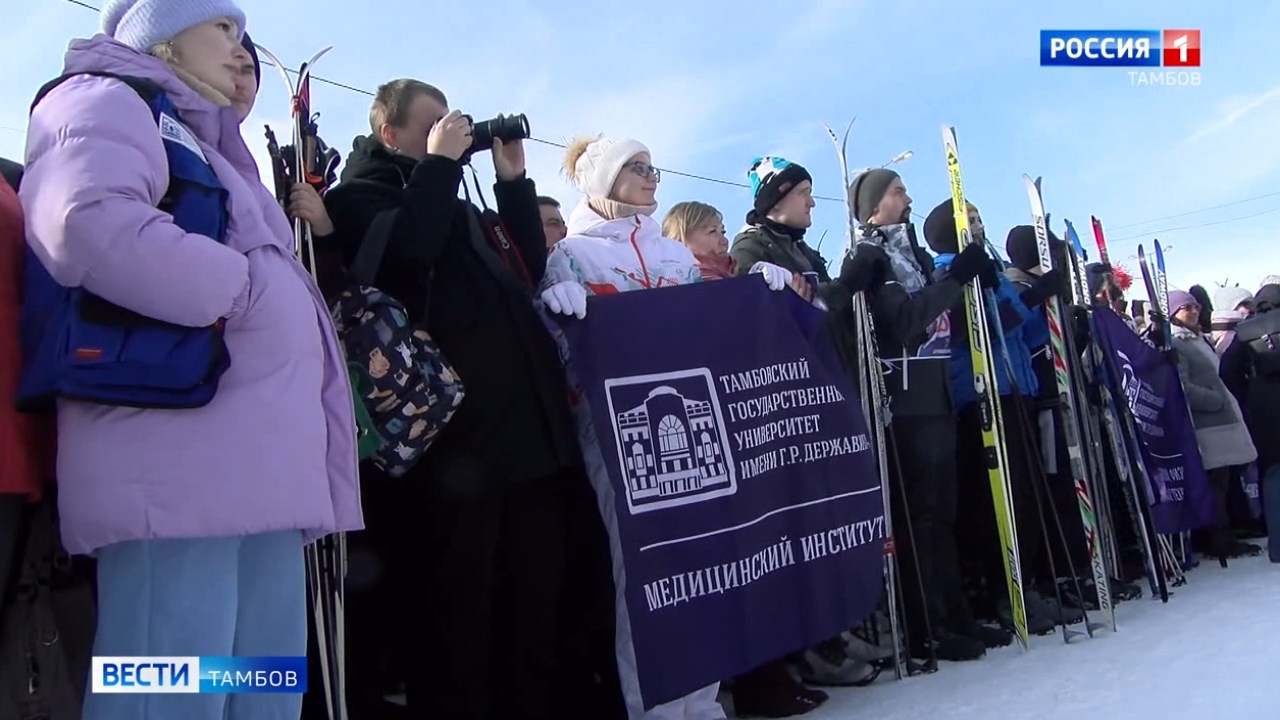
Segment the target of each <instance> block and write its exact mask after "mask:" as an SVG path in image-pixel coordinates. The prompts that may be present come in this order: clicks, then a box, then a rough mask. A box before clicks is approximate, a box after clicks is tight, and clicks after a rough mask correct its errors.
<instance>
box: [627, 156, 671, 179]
mask: <svg viewBox="0 0 1280 720" xmlns="http://www.w3.org/2000/svg"><path fill="white" fill-rule="evenodd" d="M624 167H629V168H631V172H633V173H635V174H637V175H639V176H640V177H642V178H646V179H648V178H650V177H652V178H653V179H654V181H655V182H662V171H661V170H659V169H658V168H656V167H654V166H652V165H650V164H649V163H643V162H640V161H638V160H637V161H636V162H629V163H627V164H626V165H625V166H624Z"/></svg>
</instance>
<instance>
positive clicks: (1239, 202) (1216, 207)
mask: <svg viewBox="0 0 1280 720" xmlns="http://www.w3.org/2000/svg"><path fill="white" fill-rule="evenodd" d="M1277 195H1280V192H1273V193H1266V194H1265V195H1255V196H1253V197H1248V198H1245V199H1243V200H1233V201H1231V202H1229V203H1222V204H1221V205H1210V206H1209V207H1203V208H1200V209H1198V210H1188V211H1187V212H1182V213H1178V214H1176V215H1162V216H1160V217H1157V218H1151V219H1150V220H1143V221H1142V222H1136V223H1129V224H1128V225H1118V226H1116V227H1115V228H1114V229H1116V230H1127V229H1129V228H1135V227H1139V226H1142V225H1150V224H1151V223H1153V222H1159V221H1161V220H1172V219H1174V218H1180V217H1186V216H1188V215H1199V214H1200V213H1202V212H1208V211H1210V210H1221V209H1222V208H1225V207H1231V206H1233V205H1243V204H1245V203H1250V202H1253V201H1254V200H1263V199H1266V198H1269V197H1276V196H1277Z"/></svg>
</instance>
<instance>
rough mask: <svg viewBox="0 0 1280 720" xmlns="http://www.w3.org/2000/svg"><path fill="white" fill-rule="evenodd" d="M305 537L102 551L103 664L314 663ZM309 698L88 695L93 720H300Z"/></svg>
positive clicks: (135, 544) (97, 647)
mask: <svg viewBox="0 0 1280 720" xmlns="http://www.w3.org/2000/svg"><path fill="white" fill-rule="evenodd" d="M302 547H303V540H302V533H300V532H297V531H288V532H274V533H263V534H260V535H247V536H242V537H219V538H196V539H190V540H137V541H130V542H122V543H118V544H115V545H109V546H107V547H104V548H102V549H100V550H99V551H98V631H97V636H96V638H95V639H94V644H93V654H94V655H116V656H128V655H158V656H177V657H190V656H229V655H240V656H253V655H269V656H283V655H293V656H305V655H306V654H307V599H306V598H307V588H306V571H305V566H304V563H303V555H302ZM301 713H302V695H300V694H299V695H293V694H276V693H264V694H245V695H194V694H174V695H163V694H161V695H117V694H93V693H92V692H90V693H89V694H87V695H86V696H85V703H84V720H171V719H174V718H182V719H183V720H298V717H299V716H300V715H301Z"/></svg>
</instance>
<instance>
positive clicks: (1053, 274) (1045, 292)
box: [1018, 268, 1062, 308]
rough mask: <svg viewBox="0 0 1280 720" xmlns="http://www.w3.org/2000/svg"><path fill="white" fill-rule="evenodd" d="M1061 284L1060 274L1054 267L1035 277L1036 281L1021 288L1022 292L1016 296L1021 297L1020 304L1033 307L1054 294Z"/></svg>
mask: <svg viewBox="0 0 1280 720" xmlns="http://www.w3.org/2000/svg"><path fill="white" fill-rule="evenodd" d="M1061 284H1062V275H1061V273H1059V272H1058V270H1057V268H1054V269H1053V270H1050V271H1049V272H1047V273H1045V274H1044V275H1041V276H1040V277H1039V278H1038V279H1036V281H1035V282H1034V283H1032V284H1031V287H1029V288H1027V289H1026V290H1023V291H1022V294H1021V295H1019V296H1018V297H1020V298H1021V299H1022V304H1024V305H1026V306H1027V307H1029V308H1033V307H1035V306H1037V305H1040V304H1042V303H1044V302H1046V301H1047V300H1048V299H1049V298H1051V297H1053V296H1054V295H1056V294H1057V292H1058V289H1059V288H1060V287H1061Z"/></svg>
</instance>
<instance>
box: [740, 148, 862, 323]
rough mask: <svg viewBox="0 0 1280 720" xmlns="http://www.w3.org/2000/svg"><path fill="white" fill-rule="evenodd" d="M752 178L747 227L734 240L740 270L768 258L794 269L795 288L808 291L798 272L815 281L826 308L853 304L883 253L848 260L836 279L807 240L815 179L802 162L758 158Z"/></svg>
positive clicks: (773, 262)
mask: <svg viewBox="0 0 1280 720" xmlns="http://www.w3.org/2000/svg"><path fill="white" fill-rule="evenodd" d="M747 178H748V179H749V180H750V181H751V192H752V196H753V198H752V207H751V211H750V212H748V213H747V227H745V228H743V229H742V231H741V232H739V233H738V235H737V237H735V238H734V239H733V244H732V245H731V246H730V248H729V255H730V256H731V257H732V258H733V259H734V261H735V262H736V264H737V268H738V274H739V275H745V274H747V273H749V272H751V270H752V268H753V267H754V266H755V265H756V263H760V262H767V263H772V264H774V265H777V266H779V267H782V268H784V269H786V270H789V271H790V272H792V273H793V274H794V275H795V276H797V277H796V283H797V285H796V287H797V290H799V291H801V292H803V293H808V292H809V291H808V290H806V289H805V288H804V287H803V286H802V285H801V284H800V283H803V278H802V277H800V276H803V275H806V274H807V275H809V276H810V277H815V278H816V279H817V288H816V289H817V294H818V297H819V298H821V299H822V301H823V302H824V303H825V304H826V306H827V307H828V308H831V309H835V310H837V312H842V311H844V310H846V309H849V308H851V304H852V302H853V295H854V294H855V293H857V292H859V291H861V290H863V289H864V288H866V287H867V286H868V285H870V284H872V283H873V282H875V281H876V279H877V277H878V276H883V272H881V270H880V269H881V268H883V261H884V257H883V256H878V257H877V256H874V255H871V254H868V255H866V256H864V257H862V258H859V259H858V260H857V261H856V262H855V261H853V260H852V259H849V260H846V261H845V263H844V264H843V265H842V266H841V268H840V276H839V277H838V278H836V279H835V280H834V281H833V280H832V279H831V275H830V274H829V273H828V272H827V261H826V260H824V259H823V258H822V256H821V255H819V254H818V252H817V251H816V250H814V249H812V248H810V247H809V246H808V245H807V244H806V243H805V241H804V234H805V231H807V230H808V229H809V226H810V225H812V224H813V207H814V201H813V178H812V177H811V176H810V175H809V171H808V170H805V169H804V167H803V166H802V165H799V164H798V163H793V162H791V161H789V160H787V159H785V158H781V157H773V156H766V157H758V158H756V159H755V161H754V162H753V163H752V164H751V169H750V170H748V171H747Z"/></svg>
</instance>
